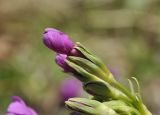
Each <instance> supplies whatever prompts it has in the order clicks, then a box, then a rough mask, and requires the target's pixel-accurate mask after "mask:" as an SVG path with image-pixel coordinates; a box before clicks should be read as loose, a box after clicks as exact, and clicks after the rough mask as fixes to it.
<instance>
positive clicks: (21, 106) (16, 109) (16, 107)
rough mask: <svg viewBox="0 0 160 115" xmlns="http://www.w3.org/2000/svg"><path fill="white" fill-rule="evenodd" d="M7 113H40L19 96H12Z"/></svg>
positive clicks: (32, 114) (16, 114)
mask: <svg viewBox="0 0 160 115" xmlns="http://www.w3.org/2000/svg"><path fill="white" fill-rule="evenodd" d="M6 115H38V114H37V113H36V112H35V111H34V110H33V109H32V108H30V107H28V106H27V105H26V104H25V102H24V101H23V100H22V99H21V98H20V97H18V96H13V97H12V102H11V103H10V104H9V106H8V109H7V114H6Z"/></svg>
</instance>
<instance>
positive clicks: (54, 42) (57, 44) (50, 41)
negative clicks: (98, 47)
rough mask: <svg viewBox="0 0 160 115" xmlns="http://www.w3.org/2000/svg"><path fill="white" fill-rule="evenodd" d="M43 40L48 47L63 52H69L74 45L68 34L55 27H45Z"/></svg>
mask: <svg viewBox="0 0 160 115" xmlns="http://www.w3.org/2000/svg"><path fill="white" fill-rule="evenodd" d="M43 42H44V44H45V45H46V46H47V47H48V48H50V49H52V50H54V51H55V52H57V53H61V54H69V53H70V51H71V50H72V49H73V47H74V43H73V42H72V41H71V40H70V38H69V36H68V35H66V34H65V33H63V32H61V31H59V30H57V29H54V28H46V29H45V31H44V33H43Z"/></svg>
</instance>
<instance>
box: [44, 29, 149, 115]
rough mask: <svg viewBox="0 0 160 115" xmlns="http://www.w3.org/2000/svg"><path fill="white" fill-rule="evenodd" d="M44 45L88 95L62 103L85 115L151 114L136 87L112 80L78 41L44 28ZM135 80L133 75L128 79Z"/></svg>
mask: <svg viewBox="0 0 160 115" xmlns="http://www.w3.org/2000/svg"><path fill="white" fill-rule="evenodd" d="M43 42H44V44H45V45H46V46H47V47H48V48H50V49H51V50H53V51H54V52H56V57H55V61H56V63H57V64H58V65H59V66H60V67H61V68H63V70H64V71H65V72H69V73H72V74H73V75H74V76H75V77H76V78H78V79H79V80H80V81H81V82H82V83H83V88H84V90H85V91H86V92H88V93H89V94H90V95H91V96H92V98H90V99H85V98H71V99H69V100H68V101H66V106H67V107H68V108H69V109H71V110H73V111H76V112H79V113H80V114H87V115H152V114H151V113H150V111H149V110H148V109H147V108H146V106H145V105H144V104H143V102H142V99H141V97H140V92H139V90H138V91H137V92H134V89H133V84H132V81H131V80H129V83H130V86H131V91H130V90H128V89H126V88H125V87H124V86H123V85H122V84H120V83H119V82H117V81H116V79H115V78H114V77H113V75H112V73H111V72H110V71H109V69H108V68H107V67H106V65H105V64H104V63H103V62H102V61H101V60H100V59H99V58H97V57H96V56H95V55H93V54H92V53H91V52H90V51H89V50H88V49H87V48H85V47H84V46H83V45H82V44H80V43H78V42H76V43H74V42H73V41H71V39H70V38H69V36H68V35H66V34H65V33H63V32H61V31H59V30H57V29H54V28H47V29H45V31H44V33H43ZM132 80H135V81H136V82H137V85H138V87H139V84H138V81H137V80H136V79H135V78H132Z"/></svg>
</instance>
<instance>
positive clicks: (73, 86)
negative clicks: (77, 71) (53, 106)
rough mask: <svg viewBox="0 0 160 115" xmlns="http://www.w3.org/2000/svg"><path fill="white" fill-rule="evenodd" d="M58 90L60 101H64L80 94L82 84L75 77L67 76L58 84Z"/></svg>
mask: <svg viewBox="0 0 160 115" xmlns="http://www.w3.org/2000/svg"><path fill="white" fill-rule="evenodd" d="M68 89H69V90H68ZM59 91H60V96H61V98H62V101H63V102H64V101H67V100H68V99H69V98H73V97H78V96H80V95H81V92H82V84H81V82H80V81H79V80H78V79H76V78H75V77H67V78H65V79H64V80H63V81H62V83H61V84H60V89H59Z"/></svg>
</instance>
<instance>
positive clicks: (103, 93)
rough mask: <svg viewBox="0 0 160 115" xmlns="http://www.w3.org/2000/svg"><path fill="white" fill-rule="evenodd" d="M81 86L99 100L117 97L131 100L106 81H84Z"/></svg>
mask: <svg viewBox="0 0 160 115" xmlns="http://www.w3.org/2000/svg"><path fill="white" fill-rule="evenodd" d="M83 88H84V90H86V91H87V92H88V93H89V94H91V95H93V96H94V97H95V98H96V99H100V100H99V101H104V100H105V101H107V100H112V99H119V100H123V101H125V102H126V103H130V102H131V100H130V99H129V98H128V97H127V96H126V95H125V94H123V93H122V92H120V91H119V90H117V89H116V88H114V87H112V86H111V85H110V84H108V83H106V82H102V81H90V82H87V83H85V84H84V86H83Z"/></svg>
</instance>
